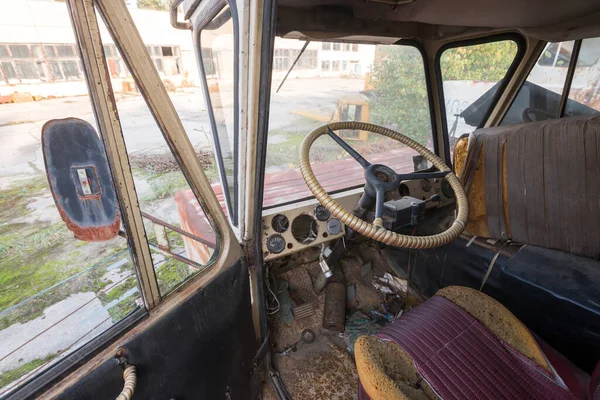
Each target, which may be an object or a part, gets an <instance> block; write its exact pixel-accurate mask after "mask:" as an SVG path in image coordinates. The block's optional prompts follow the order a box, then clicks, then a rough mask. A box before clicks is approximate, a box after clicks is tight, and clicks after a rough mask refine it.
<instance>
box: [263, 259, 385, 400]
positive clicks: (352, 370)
mask: <svg viewBox="0 0 600 400" xmlns="http://www.w3.org/2000/svg"><path fill="white" fill-rule="evenodd" d="M367 262H370V263H371V269H370V271H368V272H367V273H365V269H364V268H362V267H363V265H364V264H365V263H367ZM341 267H342V272H343V275H344V278H345V281H346V286H354V287H355V289H356V301H355V302H354V304H353V305H350V304H347V310H346V316H347V317H348V315H349V314H350V313H351V312H353V311H356V310H360V311H363V312H364V313H365V314H367V315H368V314H369V312H370V311H371V310H373V309H376V308H377V307H378V306H379V305H380V304H381V295H380V294H378V292H377V290H376V289H375V288H374V287H373V285H372V278H373V276H374V275H375V276H381V275H383V274H384V273H385V272H389V267H387V265H386V264H385V263H384V262H383V259H382V258H381V257H380V256H379V253H378V252H376V251H365V252H361V257H360V258H356V257H354V256H352V255H350V256H347V257H345V258H344V259H342V261H341ZM361 269H362V273H361ZM319 270H320V269H319V264H318V261H314V262H310V263H306V264H302V265H299V266H298V267H296V268H294V269H292V270H291V271H287V272H285V273H283V274H281V275H279V276H278V277H277V278H278V279H280V280H285V281H287V282H288V285H289V291H290V293H292V297H295V298H298V297H300V298H302V299H303V301H312V302H313V304H314V309H315V313H314V314H313V315H311V316H308V317H304V318H301V319H294V320H293V321H291V322H284V321H282V318H281V315H280V314H279V313H277V314H274V315H271V316H270V318H269V330H270V337H271V354H272V361H273V365H274V366H275V368H276V369H277V371H278V372H279V375H280V376H281V379H282V380H283V383H284V385H285V387H286V389H287V391H288V393H289V394H290V396H291V398H292V399H294V400H304V399H307V400H308V399H311V400H319V399H323V400H341V399H356V397H357V396H356V393H357V384H358V375H357V372H356V366H355V364H354V359H353V356H352V355H351V353H350V352H349V351H348V349H347V344H346V341H345V340H344V334H343V333H338V332H332V331H329V330H326V329H324V328H323V327H322V324H323V307H324V303H325V291H324V290H323V291H322V292H321V293H320V294H317V293H315V291H314V290H313V278H311V276H316V275H317V274H318V273H319ZM349 308H351V309H349ZM305 329H311V330H313V331H314V332H315V333H316V340H315V342H314V343H311V344H305V343H300V344H298V345H297V350H296V351H291V352H289V353H288V354H285V355H282V354H278V353H280V352H282V351H283V350H285V349H286V348H288V347H289V346H291V345H292V344H294V343H295V342H297V341H298V340H299V338H300V335H301V333H302V331H303V330H305ZM263 399H269V400H270V399H277V396H276V395H275V393H274V391H273V389H272V387H271V385H270V383H269V382H266V383H265V384H264V385H263Z"/></svg>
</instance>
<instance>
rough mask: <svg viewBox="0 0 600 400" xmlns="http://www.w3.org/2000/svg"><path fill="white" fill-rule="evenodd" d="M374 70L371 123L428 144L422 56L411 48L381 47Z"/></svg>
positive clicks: (377, 51) (429, 135)
mask: <svg viewBox="0 0 600 400" xmlns="http://www.w3.org/2000/svg"><path fill="white" fill-rule="evenodd" d="M371 71H372V73H373V79H372V82H373V89H374V95H373V97H372V99H371V101H370V105H371V120H372V121H373V122H374V123H376V124H379V125H383V126H387V127H390V128H392V129H396V130H398V131H399V132H400V133H403V134H404V135H406V136H408V137H410V138H412V139H414V140H416V141H418V142H420V143H423V144H426V142H427V140H428V139H429V138H431V122H430V117H429V100H428V98H427V85H426V84H425V71H424V68H423V59H422V58H421V53H419V51H418V50H417V49H416V48H414V47H409V46H378V47H377V50H376V52H375V62H374V65H373V67H372V70H371Z"/></svg>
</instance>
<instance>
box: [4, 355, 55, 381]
mask: <svg viewBox="0 0 600 400" xmlns="http://www.w3.org/2000/svg"><path fill="white" fill-rule="evenodd" d="M57 355H58V354H49V355H47V356H46V357H44V358H37V359H35V360H31V361H29V362H27V363H25V364H23V365H21V366H20V367H17V368H15V369H11V370H10V371H5V372H0V388H3V387H4V386H6V385H8V384H9V383H11V382H13V381H14V380H16V379H19V378H20V377H22V376H23V375H25V374H27V373H29V372H31V371H33V370H34V369H36V368H39V367H41V366H42V365H44V364H46V363H47V362H48V361H50V360H52V359H53V358H54V357H56V356H57Z"/></svg>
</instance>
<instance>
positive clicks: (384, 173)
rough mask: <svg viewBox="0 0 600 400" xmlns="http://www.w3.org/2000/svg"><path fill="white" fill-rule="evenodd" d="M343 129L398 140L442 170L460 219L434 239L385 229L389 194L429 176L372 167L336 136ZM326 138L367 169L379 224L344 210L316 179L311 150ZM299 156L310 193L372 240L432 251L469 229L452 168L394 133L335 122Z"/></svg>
mask: <svg viewBox="0 0 600 400" xmlns="http://www.w3.org/2000/svg"><path fill="white" fill-rule="evenodd" d="M341 129H354V130H362V131H369V132H373V133H378V134H380V135H384V136H387V137H389V138H391V139H394V140H397V141H399V142H400V143H403V144H405V145H407V146H408V147H410V148H412V149H413V150H416V151H417V152H418V153H419V154H421V155H422V156H423V157H425V158H426V159H427V160H428V161H429V162H431V163H432V164H433V165H434V166H435V167H436V168H437V169H438V170H440V171H441V172H442V173H445V179H447V180H448V182H449V183H450V186H451V187H452V189H454V193H455V195H456V207H457V216H456V219H455V220H454V222H453V224H452V226H450V227H449V228H448V229H447V230H445V231H443V232H441V233H438V234H435V235H431V236H407V235H402V234H399V233H396V232H393V231H390V230H387V229H385V228H384V227H383V203H384V202H385V193H386V192H390V191H394V190H396V191H397V190H398V188H399V187H400V182H401V181H402V180H407V179H421V178H427V177H428V176H427V175H426V174H423V173H412V174H396V172H394V170H392V169H391V168H389V167H387V166H385V165H382V164H371V163H369V162H368V161H367V160H366V159H365V158H364V157H362V156H361V155H360V154H359V153H358V152H357V151H356V150H354V149H353V148H352V147H350V146H349V145H348V144H347V143H346V142H345V141H344V140H342V139H341V138H340V137H339V136H338V135H336V134H335V133H334V132H333V131H336V130H341ZM323 135H329V136H330V137H331V138H332V139H333V140H335V141H336V143H337V144H339V145H340V146H341V147H342V148H343V149H344V150H345V151H347V152H348V153H349V154H350V155H351V156H352V158H354V159H355V160H356V161H357V162H358V163H359V164H360V165H361V166H362V167H363V169H364V171H365V179H366V183H365V189H364V190H365V193H366V194H367V195H368V196H372V197H373V198H374V199H375V220H374V221H373V223H370V222H367V221H364V220H362V219H360V218H358V217H357V216H355V215H354V214H352V213H351V212H349V211H347V210H345V209H344V208H343V207H341V206H340V205H339V204H338V203H337V202H336V201H335V200H333V199H332V198H331V196H329V195H328V194H327V192H326V191H325V189H323V187H322V186H321V184H320V183H319V181H318V180H317V178H316V177H315V174H314V173H313V170H312V168H311V166H310V158H309V154H310V147H311V146H312V144H313V143H314V141H315V140H316V139H317V138H318V137H320V136H323ZM299 155H300V172H301V173H302V177H303V178H304V181H305V182H306V185H307V186H308V189H309V190H310V191H311V192H312V194H313V195H314V196H315V197H316V199H317V200H318V201H319V202H320V203H321V204H322V205H323V206H324V207H325V208H327V209H328V210H329V212H331V214H332V215H333V216H334V217H336V218H338V219H339V220H341V221H342V222H343V223H344V224H346V226H348V227H349V228H351V229H353V230H355V231H357V232H358V233H360V234H362V235H364V236H366V237H368V238H370V239H373V240H376V241H378V242H381V243H385V244H387V245H390V246H396V247H404V248H409V249H429V248H433V247H439V246H443V245H444V244H447V243H450V242H451V241H452V240H454V239H456V238H457V237H458V236H459V235H460V234H461V232H462V231H463V230H464V229H465V227H466V225H467V219H468V217H469V207H468V203H467V195H466V194H465V190H464V188H463V186H462V184H461V183H460V181H459V180H458V178H457V177H456V175H454V173H453V172H452V171H451V170H450V168H448V166H447V165H446V164H445V163H444V162H443V161H442V160H441V159H440V158H439V157H438V156H436V155H435V154H433V153H432V152H431V151H429V150H428V149H427V148H426V147H425V146H423V145H421V144H419V143H417V142H415V141H414V140H412V139H410V138H409V137H406V136H404V135H402V134H400V133H398V132H395V131H393V130H391V129H388V128H384V127H382V126H378V125H374V124H368V123H365V122H356V121H344V122H334V123H330V124H326V125H322V126H320V127H318V128H316V129H315V130H313V131H312V132H310V133H309V134H308V135H307V136H306V137H305V138H304V140H303V141H302V144H301V145H300V153H299Z"/></svg>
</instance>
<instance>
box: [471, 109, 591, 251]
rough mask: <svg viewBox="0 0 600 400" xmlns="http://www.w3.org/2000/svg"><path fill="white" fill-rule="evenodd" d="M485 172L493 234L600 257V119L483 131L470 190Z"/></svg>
mask: <svg viewBox="0 0 600 400" xmlns="http://www.w3.org/2000/svg"><path fill="white" fill-rule="evenodd" d="M480 156H482V157H483V163H482V161H481V160H480ZM481 173H483V182H484V189H483V192H484V193H481V194H482V195H483V197H484V203H485V205H484V207H485V217H486V218H487V226H488V228H489V237H491V238H496V239H511V240H513V241H517V242H520V243H526V244H532V245H537V246H543V247H547V248H553V249H560V250H564V251H568V252H571V253H575V254H582V255H587V256H592V257H597V256H598V255H600V115H594V116H586V117H573V118H563V119H557V120H550V121H543V122H534V123H529V124H521V125H512V126H502V127H494V128H487V129H480V130H477V131H475V132H473V133H472V134H471V136H470V138H469V143H468V152H467V157H466V161H465V163H464V168H463V169H462V171H461V177H462V179H463V182H464V183H465V187H466V188H467V190H468V191H469V190H472V188H471V184H472V183H473V182H474V180H475V177H476V175H477V174H481ZM473 190H481V189H477V188H473ZM479 197H480V198H481V196H479ZM471 198H474V196H473V193H469V200H470V201H471Z"/></svg>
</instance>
